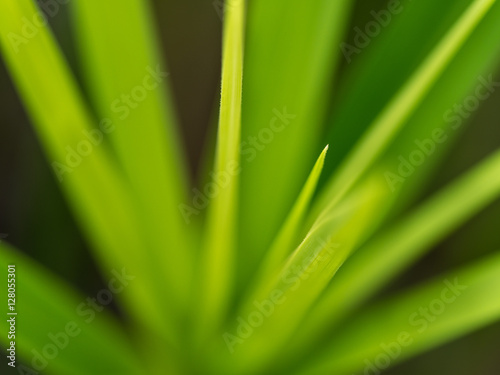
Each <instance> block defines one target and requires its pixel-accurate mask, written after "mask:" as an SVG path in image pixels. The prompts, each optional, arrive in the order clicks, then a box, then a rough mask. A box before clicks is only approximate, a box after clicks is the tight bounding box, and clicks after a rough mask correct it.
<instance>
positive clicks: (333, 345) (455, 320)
mask: <svg viewBox="0 0 500 375" xmlns="http://www.w3.org/2000/svg"><path fill="white" fill-rule="evenodd" d="M499 288H500V254H499V253H498V252H496V253H495V254H494V255H492V256H489V257H488V258H486V259H483V260H481V261H479V262H477V263H475V264H473V265H471V266H468V267H466V268H464V269H461V270H458V271H452V272H450V273H448V274H446V275H443V276H441V277H439V278H436V279H434V280H433V281H431V282H427V283H425V284H424V285H421V286H418V287H416V288H414V289H412V290H410V291H404V292H402V293H401V294H399V295H398V296H395V297H392V298H391V299H389V300H388V301H384V302H381V303H379V304H377V305H375V306H373V307H371V308H368V309H366V310H365V311H363V312H361V313H358V314H357V315H355V316H353V317H352V318H351V319H350V320H349V322H348V324H346V325H344V326H343V327H342V328H341V329H340V330H339V331H338V332H335V334H333V335H332V338H331V342H330V344H329V346H328V348H327V349H326V350H325V351H324V353H323V354H322V355H320V356H319V358H315V359H312V363H311V366H310V367H309V368H307V369H305V370H304V371H299V372H298V373H300V374H301V375H315V374H318V375H319V374H339V375H341V374H352V373H353V372H357V371H362V370H363V367H365V366H367V361H371V362H372V363H373V362H374V361H375V360H376V358H377V356H380V355H381V354H383V353H386V352H385V351H384V349H383V347H382V346H381V345H382V344H381V343H383V344H384V345H386V346H387V345H393V347H394V344H395V343H397V342H398V340H401V337H402V336H404V337H405V339H404V340H403V341H404V342H405V344H403V345H402V346H400V349H401V352H400V354H399V355H397V356H393V357H392V358H391V359H390V365H394V364H396V363H399V362H401V361H403V360H406V359H408V358H411V357H413V356H415V355H418V354H420V353H423V352H425V351H427V350H430V349H432V348H435V347H437V346H439V345H442V344H444V343H446V342H449V341H452V340H454V339H456V338H458V337H461V336H463V335H466V334H468V333H471V332H473V331H475V330H477V329H479V328H482V327H485V326H488V325H489V324H491V323H493V322H495V321H497V320H498V319H500V299H499V298H497V297H498V295H497V293H496V291H498V289H499ZM437 306H439V307H437ZM425 309H427V310H425ZM437 309H439V314H438V313H434V311H437ZM381 322H384V323H383V324H380V323H381ZM396 345H400V344H399V343H398V344H396Z"/></svg>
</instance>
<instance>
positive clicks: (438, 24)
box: [321, 0, 472, 183]
mask: <svg viewBox="0 0 500 375" xmlns="http://www.w3.org/2000/svg"><path fill="white" fill-rule="evenodd" d="M471 2H472V0H465V1H456V0H443V1H440V2H436V1H433V0H421V1H412V0H403V1H401V2H400V3H401V6H400V8H401V11H400V12H399V13H397V14H393V15H392V17H391V19H390V23H389V24H388V25H387V27H386V28H384V29H383V30H382V31H381V32H380V34H379V35H378V36H376V37H374V38H372V40H371V42H370V44H369V45H368V46H366V47H365V48H363V49H362V50H361V52H360V53H359V54H350V55H346V60H347V62H349V61H350V63H349V65H348V66H346V68H345V72H343V74H342V76H341V77H340V82H339V92H341V93H342V95H341V96H338V98H337V99H338V104H337V105H336V108H335V109H334V112H333V115H332V117H331V119H330V120H329V126H328V127H329V134H328V143H330V144H331V145H335V147H332V149H331V150H330V153H329V156H328V160H327V161H326V163H325V170H324V173H323V176H322V178H321V180H322V181H321V182H322V183H323V182H326V181H327V178H328V177H330V176H331V175H332V173H333V172H334V170H335V168H337V167H338V165H339V163H340V162H341V161H342V160H343V159H344V158H345V157H346V156H347V154H348V152H349V151H350V150H351V149H352V148H353V147H354V145H355V143H356V142H357V141H358V140H359V138H361V136H362V134H363V132H364V131H366V129H367V128H368V126H369V125H370V124H371V123H372V122H373V121H374V120H375V118H376V117H377V115H378V114H380V112H382V110H383V109H384V107H385V106H386V105H387V103H388V102H389V101H390V100H391V99H392V98H393V97H394V96H395V95H396V94H397V92H398V90H399V89H400V88H401V87H402V86H403V85H404V84H405V82H406V81H407V80H408V78H409V77H410V76H411V74H412V73H413V72H414V71H415V69H417V68H418V66H419V65H420V64H421V63H422V61H423V60H424V58H425V57H426V56H428V55H429V54H430V53H431V52H432V49H433V48H434V47H435V45H437V43H438V42H439V40H440V39H442V37H443V36H444V35H445V34H446V32H448V30H449V29H450V28H451V27H452V26H453V24H454V23H455V22H456V20H457V19H458V18H459V17H460V16H461V15H462V13H463V12H464V11H465V10H466V9H467V6H468V5H469V4H470V3H471ZM373 6H374V4H371V3H370V4H367V5H366V7H365V9H366V10H365V9H363V12H366V13H368V12H369V11H370V9H371V8H370V7H373ZM373 11H378V10H376V9H373ZM422 20H426V22H425V23H423V22H422ZM354 22H356V20H354ZM428 24H431V25H432V27H428ZM357 25H358V26H360V27H361V28H362V29H363V25H362V24H361V23H360V22H359V21H358V22H357ZM364 26H365V27H366V25H364ZM345 42H346V43H352V42H353V41H352V40H349V39H346V41H345ZM355 44H356V43H355ZM408 46H411V48H408ZM388 61H397V63H396V64H395V63H388ZM374 92H376V95H374V94H373V93H374ZM360 108H363V110H362V111H361V110H359V109H360Z"/></svg>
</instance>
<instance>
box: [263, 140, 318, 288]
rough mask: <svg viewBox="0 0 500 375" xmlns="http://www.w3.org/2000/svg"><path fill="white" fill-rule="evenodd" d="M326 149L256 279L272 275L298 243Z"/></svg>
mask: <svg viewBox="0 0 500 375" xmlns="http://www.w3.org/2000/svg"><path fill="white" fill-rule="evenodd" d="M327 151H328V146H326V147H325V149H324V150H323V152H322V153H321V155H320V156H319V158H318V160H317V161H316V164H314V167H313V169H312V171H311V174H310V175H309V177H308V179H307V181H306V183H305V185H304V187H303V188H302V191H301V193H300V195H299V197H298V198H297V200H296V202H295V204H294V206H293V208H292V211H291V212H290V213H289V214H288V217H287V219H286V221H285V223H284V224H283V226H282V227H281V230H280V231H279V233H278V235H277V237H276V239H275V240H274V242H273V245H272V246H271V248H270V250H269V251H268V253H267V255H266V257H265V259H264V261H263V264H262V266H261V269H260V272H259V273H258V275H259V276H258V280H262V279H267V278H269V277H270V276H272V274H273V273H274V272H276V271H277V270H278V269H279V267H280V265H281V264H282V263H283V262H284V261H285V259H286V258H287V256H288V255H289V254H290V253H291V251H292V250H293V249H294V248H296V247H297V246H298V245H299V244H298V243H296V242H297V240H298V233H299V232H300V231H299V229H300V228H301V225H302V223H303V220H304V217H305V215H306V213H307V210H308V208H309V204H310V202H311V199H312V197H313V195H314V192H315V191H316V186H317V184H318V180H319V178H320V176H321V171H322V169H323V165H324V164H325V158H326V153H327ZM257 283H258V282H257Z"/></svg>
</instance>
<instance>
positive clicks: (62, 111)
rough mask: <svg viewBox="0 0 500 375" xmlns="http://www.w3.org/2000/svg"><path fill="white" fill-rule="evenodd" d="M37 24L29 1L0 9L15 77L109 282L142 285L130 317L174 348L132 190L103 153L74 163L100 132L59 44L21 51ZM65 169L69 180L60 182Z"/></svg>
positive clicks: (131, 299)
mask: <svg viewBox="0 0 500 375" xmlns="http://www.w3.org/2000/svg"><path fill="white" fill-rule="evenodd" d="M36 17H40V13H39V10H38V8H36V6H35V4H34V3H33V2H32V1H30V0H20V1H14V0H7V1H3V2H2V3H0V45H1V47H2V51H3V55H4V58H5V60H6V62H7V65H8V67H9V69H10V73H11V76H12V78H13V80H14V83H15V84H16V86H17V89H18V92H19V94H20V96H21V99H22V100H23V102H24V104H25V106H26V107H27V110H28V113H29V115H30V117H31V119H32V121H33V124H34V126H35V130H36V131H37V133H38V136H39V138H40V141H41V143H42V146H43V148H44V151H45V153H46V155H47V158H48V159H49V162H51V163H52V166H53V167H54V168H55V169H56V174H58V176H59V177H61V178H62V181H61V188H62V190H63V192H64V193H65V195H66V197H67V199H68V201H69V203H70V205H71V208H72V209H73V212H74V214H75V216H76V218H77V221H78V223H79V225H80V226H81V227H82V229H83V231H84V233H85V234H86V235H87V238H88V239H89V241H90V242H91V244H92V245H93V249H95V251H96V252H95V255H96V257H97V258H98V259H99V260H100V263H101V269H102V271H103V274H104V277H105V278H107V277H108V276H109V272H110V270H111V269H113V268H114V269H120V270H121V269H122V268H123V267H125V268H126V269H127V270H128V272H131V273H133V274H134V275H137V277H138V280H137V282H136V283H134V284H133V285H131V287H130V291H129V292H128V293H124V295H123V296H124V298H125V300H124V301H125V302H126V303H127V306H128V307H129V309H130V312H131V313H132V314H133V317H134V318H135V320H136V322H137V324H138V325H139V326H141V327H142V328H145V327H149V328H151V329H152V330H153V331H158V330H160V331H161V332H163V333H164V334H165V335H166V336H168V337H170V338H171V340H173V338H172V330H173V328H172V327H167V326H166V320H165V319H164V318H165V316H164V314H165V312H164V311H162V312H160V311H159V309H158V308H157V304H158V301H157V300H158V298H157V296H158V295H161V286H160V284H159V283H158V282H157V281H156V280H154V277H155V273H154V272H150V268H151V267H152V263H150V262H148V261H147V260H146V259H145V258H144V257H143V256H142V254H141V252H140V251H141V249H143V248H144V246H145V244H144V242H143V241H142V239H141V238H140V236H139V235H138V233H137V231H138V230H137V229H138V228H139V227H140V224H139V221H138V220H137V215H136V211H135V207H134V205H133V203H132V202H133V200H132V196H131V194H130V191H129V189H128V187H127V186H126V184H125V183H124V180H123V178H122V176H121V175H120V174H118V173H117V172H116V169H115V168H114V166H113V163H112V161H111V158H110V156H109V154H108V153H107V152H106V151H107V150H106V149H105V148H104V147H94V148H93V149H92V151H91V152H90V153H89V154H87V155H86V156H84V157H81V158H80V159H77V158H76V156H75V154H76V152H75V151H74V149H75V148H77V147H78V146H77V145H79V144H81V142H82V140H86V137H85V134H88V133H89V132H91V131H93V130H95V129H96V128H97V127H98V125H97V124H96V123H94V122H93V120H92V118H91V116H90V115H89V113H88V111H87V108H86V107H85V105H84V103H83V100H82V98H81V95H80V93H79V91H78V89H77V86H76V83H75V80H74V77H73V76H72V74H71V72H70V70H69V68H68V66H67V64H66V61H65V60H64V57H63V56H62V53H61V51H60V50H59V48H58V46H57V43H56V42H55V40H54V37H53V36H52V34H51V32H50V31H49V29H48V27H47V26H44V25H41V26H40V27H38V28H37V33H36V34H35V35H33V36H32V38H30V39H26V38H25V40H24V41H23V42H22V43H20V44H19V43H17V44H16V43H15V41H17V42H18V41H19V39H18V38H15V35H17V36H19V35H22V30H23V27H24V25H25V24H24V21H23V20H25V19H27V20H33V19H35V18H36ZM55 163H59V166H57V165H56V164H55ZM66 164H67V165H66ZM57 168H59V172H58V169H57ZM62 168H65V170H66V173H64V174H63V175H62V176H61V174H60V170H61V169H62ZM116 213H119V214H116ZM146 311H147V312H148V318H145V316H144V315H145V312H146Z"/></svg>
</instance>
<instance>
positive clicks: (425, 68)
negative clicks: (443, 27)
mask: <svg viewBox="0 0 500 375" xmlns="http://www.w3.org/2000/svg"><path fill="white" fill-rule="evenodd" d="M494 3H495V0H475V1H474V2H473V3H472V4H471V5H470V6H469V7H468V8H467V10H466V11H465V12H464V14H463V15H462V16H461V17H460V19H459V20H458V21H457V22H456V23H455V24H454V25H453V27H452V28H451V29H450V30H449V32H448V33H447V34H446V35H445V36H444V38H443V39H442V40H441V41H440V42H439V43H438V45H437V46H436V47H435V49H434V50H433V51H432V53H431V54H430V55H429V56H428V57H427V58H426V59H425V61H424V62H423V63H422V64H421V65H420V67H419V68H418V69H417V70H416V71H415V73H414V74H413V75H412V76H411V78H410V79H409V80H408V81H407V83H406V84H405V85H404V86H403V88H402V89H401V90H400V91H399V93H398V94H397V95H396V96H395V97H394V98H393V99H392V100H391V102H390V103H389V104H388V105H387V107H386V108H385V109H384V110H383V112H382V113H381V114H380V115H379V116H378V117H377V118H376V120H375V121H374V123H373V124H372V125H371V126H370V128H369V129H368V131H367V132H366V134H364V135H363V137H362V138H361V140H360V141H359V142H358V143H357V144H356V146H355V147H354V149H353V150H352V151H351V152H350V154H349V156H348V157H347V159H346V161H345V162H343V163H342V164H341V166H340V168H339V170H338V171H337V172H336V173H335V175H334V176H332V179H331V180H330V182H329V183H328V185H327V186H326V188H325V191H324V193H323V194H322V196H321V197H320V199H319V200H318V203H317V207H316V209H315V210H313V213H312V217H313V218H314V217H316V216H317V215H318V212H320V211H321V210H322V209H323V208H324V207H327V206H331V207H333V206H335V205H336V204H337V203H338V202H339V200H340V199H342V197H343V196H344V195H345V194H346V193H347V192H348V191H349V190H350V189H351V188H352V186H353V185H355V183H356V182H357V181H358V180H359V178H360V177H361V176H362V175H363V174H364V173H365V172H366V171H367V170H368V168H369V167H370V166H372V165H373V164H374V163H375V162H376V160H377V159H378V158H379V157H380V156H381V154H382V153H383V151H384V150H385V149H386V148H387V147H388V146H389V145H390V143H391V141H392V140H393V139H394V138H395V137H396V135H397V134H398V132H399V131H400V130H401V128H402V127H403V125H405V123H406V121H407V120H408V119H409V118H410V116H411V115H412V114H413V113H414V111H415V110H416V108H417V107H418V105H419V104H420V103H421V102H422V100H423V99H424V98H425V95H427V94H428V92H429V91H430V89H431V88H432V86H433V85H434V84H435V83H436V80H437V79H438V78H439V77H440V76H441V75H442V74H443V72H444V71H445V69H446V68H447V66H448V65H449V64H450V62H451V61H452V59H453V58H454V57H455V56H456V54H457V53H458V52H459V50H460V48H461V47H462V46H463V44H464V43H465V42H466V41H467V39H468V38H469V37H470V35H471V34H472V32H473V31H474V30H475V28H476V27H477V26H478V24H479V23H480V22H481V20H482V19H483V18H484V17H485V15H486V14H487V13H488V11H489V9H490V8H491V7H492V6H493V4H494ZM324 212H328V210H325V211H324Z"/></svg>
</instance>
